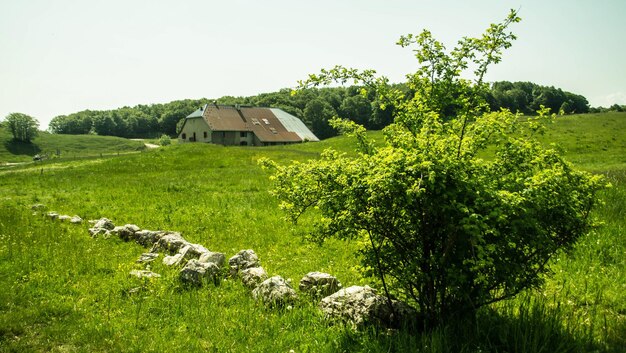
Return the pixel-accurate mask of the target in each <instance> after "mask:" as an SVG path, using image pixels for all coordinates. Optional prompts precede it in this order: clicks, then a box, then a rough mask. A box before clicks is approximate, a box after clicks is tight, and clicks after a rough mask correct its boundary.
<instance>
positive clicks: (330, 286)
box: [299, 272, 342, 298]
mask: <svg viewBox="0 0 626 353" xmlns="http://www.w3.org/2000/svg"><path fill="white" fill-rule="evenodd" d="M341 287H342V286H341V283H340V282H339V281H338V280H337V277H335V276H331V275H329V274H328V273H323V272H309V273H307V274H306V276H304V277H302V279H301V280H300V286H299V288H300V291H302V292H305V293H308V294H310V295H312V296H314V297H317V298H321V297H326V296H329V295H331V294H333V293H335V292H337V291H338V290H340V289H341Z"/></svg>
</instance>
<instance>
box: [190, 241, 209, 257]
mask: <svg viewBox="0 0 626 353" xmlns="http://www.w3.org/2000/svg"><path fill="white" fill-rule="evenodd" d="M187 246H189V249H188V250H187V254H188V255H187V256H189V258H195V259H199V258H200V257H201V256H202V255H204V254H208V253H210V251H209V249H207V248H205V247H204V246H202V245H200V244H189V245H187Z"/></svg>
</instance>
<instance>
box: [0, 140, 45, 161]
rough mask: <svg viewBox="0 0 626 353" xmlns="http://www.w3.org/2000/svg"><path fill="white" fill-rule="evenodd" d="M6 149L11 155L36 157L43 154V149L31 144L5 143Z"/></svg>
mask: <svg viewBox="0 0 626 353" xmlns="http://www.w3.org/2000/svg"><path fill="white" fill-rule="evenodd" d="M4 147H5V148H6V149H7V151H9V153H11V154H15V155H27V156H31V157H32V156H34V155H36V154H38V153H40V152H41V148H40V147H39V146H38V145H36V144H34V143H31V142H24V141H17V140H9V141H6V142H5V143H4Z"/></svg>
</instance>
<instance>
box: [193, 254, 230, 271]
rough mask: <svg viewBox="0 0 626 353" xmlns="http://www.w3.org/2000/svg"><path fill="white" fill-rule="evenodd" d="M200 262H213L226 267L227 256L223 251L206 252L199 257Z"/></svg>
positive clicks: (220, 266)
mask: <svg viewBox="0 0 626 353" xmlns="http://www.w3.org/2000/svg"><path fill="white" fill-rule="evenodd" d="M198 261H200V262H212V263H214V264H216V265H217V267H219V268H222V267H224V263H225V262H226V256H225V255H224V254H223V253H221V252H212V251H209V252H205V253H203V254H202V255H200V258H199V259H198Z"/></svg>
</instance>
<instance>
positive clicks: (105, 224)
mask: <svg viewBox="0 0 626 353" xmlns="http://www.w3.org/2000/svg"><path fill="white" fill-rule="evenodd" d="M89 222H91V221H89ZM93 228H104V229H107V230H113V228H115V224H113V222H111V220H110V219H108V218H100V219H98V220H96V223H94V225H93Z"/></svg>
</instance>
